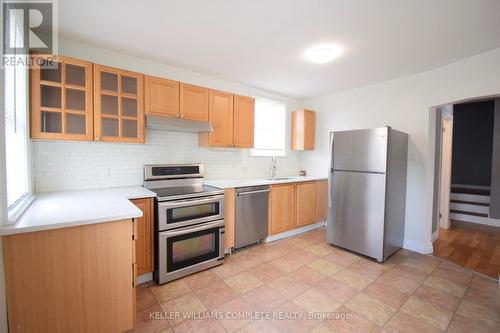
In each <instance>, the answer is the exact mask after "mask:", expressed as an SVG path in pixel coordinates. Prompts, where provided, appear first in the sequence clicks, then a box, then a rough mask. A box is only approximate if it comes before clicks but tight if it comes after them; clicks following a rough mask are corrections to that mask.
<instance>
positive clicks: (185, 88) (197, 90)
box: [180, 83, 208, 121]
mask: <svg viewBox="0 0 500 333" xmlns="http://www.w3.org/2000/svg"><path fill="white" fill-rule="evenodd" d="M180 117H181V118H184V119H189V120H201V121H208V89H207V88H203V87H198V86H193V85H191V84H186V83H181V84H180Z"/></svg>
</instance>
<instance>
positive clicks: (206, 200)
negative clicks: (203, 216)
mask: <svg viewBox="0 0 500 333" xmlns="http://www.w3.org/2000/svg"><path fill="white" fill-rule="evenodd" d="M223 199H224V195H223V194H222V195H216V196H213V197H210V198H203V199H200V198H197V199H189V200H182V201H172V202H160V203H159V204H158V206H159V207H160V208H175V207H183V206H190V205H192V204H205V203H211V202H217V201H220V200H223Z"/></svg>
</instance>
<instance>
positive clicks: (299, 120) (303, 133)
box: [292, 110, 316, 150]
mask: <svg viewBox="0 0 500 333" xmlns="http://www.w3.org/2000/svg"><path fill="white" fill-rule="evenodd" d="M315 125H316V116H315V114H314V111H310V110H297V111H294V112H292V150H313V149H314V135H315V134H314V129H315Z"/></svg>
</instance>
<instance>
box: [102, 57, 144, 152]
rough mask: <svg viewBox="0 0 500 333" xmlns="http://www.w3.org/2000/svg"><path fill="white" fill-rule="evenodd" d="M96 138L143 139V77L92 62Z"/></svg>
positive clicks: (119, 140)
mask: <svg viewBox="0 0 500 333" xmlns="http://www.w3.org/2000/svg"><path fill="white" fill-rule="evenodd" d="M94 129H95V140H96V141H111V142H137V143H143V142H144V76H143V75H142V74H138V73H134V72H129V71H124V70H121V69H117V68H111V67H106V66H101V65H94Z"/></svg>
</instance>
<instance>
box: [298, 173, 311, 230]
mask: <svg viewBox="0 0 500 333" xmlns="http://www.w3.org/2000/svg"><path fill="white" fill-rule="evenodd" d="M315 196H316V186H315V184H314V182H307V183H297V184H295V205H296V213H295V227H297V228H298V227H303V226H305V225H308V224H313V223H314V222H316V220H315V215H316V214H315V213H316V206H315Z"/></svg>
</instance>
